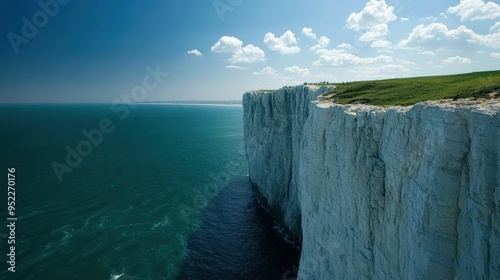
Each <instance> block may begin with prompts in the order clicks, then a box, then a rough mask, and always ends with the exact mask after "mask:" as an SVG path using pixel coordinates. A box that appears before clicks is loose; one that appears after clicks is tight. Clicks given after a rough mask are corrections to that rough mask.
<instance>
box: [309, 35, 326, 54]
mask: <svg viewBox="0 0 500 280" xmlns="http://www.w3.org/2000/svg"><path fill="white" fill-rule="evenodd" d="M328 44H330V39H328V37H325V36H321V37H320V38H319V39H318V44H316V45H315V46H312V47H311V48H310V50H313V51H317V50H321V49H324V48H326V47H327V46H328Z"/></svg>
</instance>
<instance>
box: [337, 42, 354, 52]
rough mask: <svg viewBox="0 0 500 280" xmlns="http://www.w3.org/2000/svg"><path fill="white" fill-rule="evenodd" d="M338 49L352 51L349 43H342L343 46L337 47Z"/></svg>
mask: <svg viewBox="0 0 500 280" xmlns="http://www.w3.org/2000/svg"><path fill="white" fill-rule="evenodd" d="M337 49H346V50H350V49H352V46H351V45H350V44H349V43H342V44H340V45H338V46H337Z"/></svg>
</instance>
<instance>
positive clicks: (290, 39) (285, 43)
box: [264, 30, 300, 54]
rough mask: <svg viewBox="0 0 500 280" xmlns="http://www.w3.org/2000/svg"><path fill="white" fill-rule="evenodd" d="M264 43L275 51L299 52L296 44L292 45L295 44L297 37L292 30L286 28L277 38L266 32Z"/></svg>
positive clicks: (283, 52) (282, 52)
mask: <svg viewBox="0 0 500 280" xmlns="http://www.w3.org/2000/svg"><path fill="white" fill-rule="evenodd" d="M264 44H265V45H266V46H267V47H268V48H269V49H270V50H272V51H277V52H279V53H280V54H296V53H298V52H300V48H299V47H298V46H293V45H295V44H297V39H296V38H295V34H293V32H292V31H290V30H287V31H286V32H285V33H283V35H281V36H280V37H279V38H278V37H276V36H275V35H274V34H273V33H271V32H268V33H266V35H265V36H264Z"/></svg>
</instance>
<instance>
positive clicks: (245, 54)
mask: <svg viewBox="0 0 500 280" xmlns="http://www.w3.org/2000/svg"><path fill="white" fill-rule="evenodd" d="M265 56H266V54H265V53H264V51H263V50H261V49H260V48H259V47H256V46H254V45H252V44H249V45H246V46H245V47H243V48H241V49H239V50H236V51H235V52H234V53H233V55H232V56H231V58H230V59H229V62H231V63H254V62H257V61H264V60H266V59H265Z"/></svg>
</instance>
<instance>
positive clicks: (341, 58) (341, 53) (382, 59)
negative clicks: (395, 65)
mask: <svg viewBox="0 0 500 280" xmlns="http://www.w3.org/2000/svg"><path fill="white" fill-rule="evenodd" d="M319 53H320V57H319V59H318V60H317V61H315V62H314V63H313V65H317V66H323V65H332V66H340V65H345V64H372V63H392V62H393V60H392V58H391V57H390V56H387V55H379V56H375V57H359V56H357V55H355V54H352V53H349V52H347V51H346V50H344V49H332V50H322V51H320V52H319Z"/></svg>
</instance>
